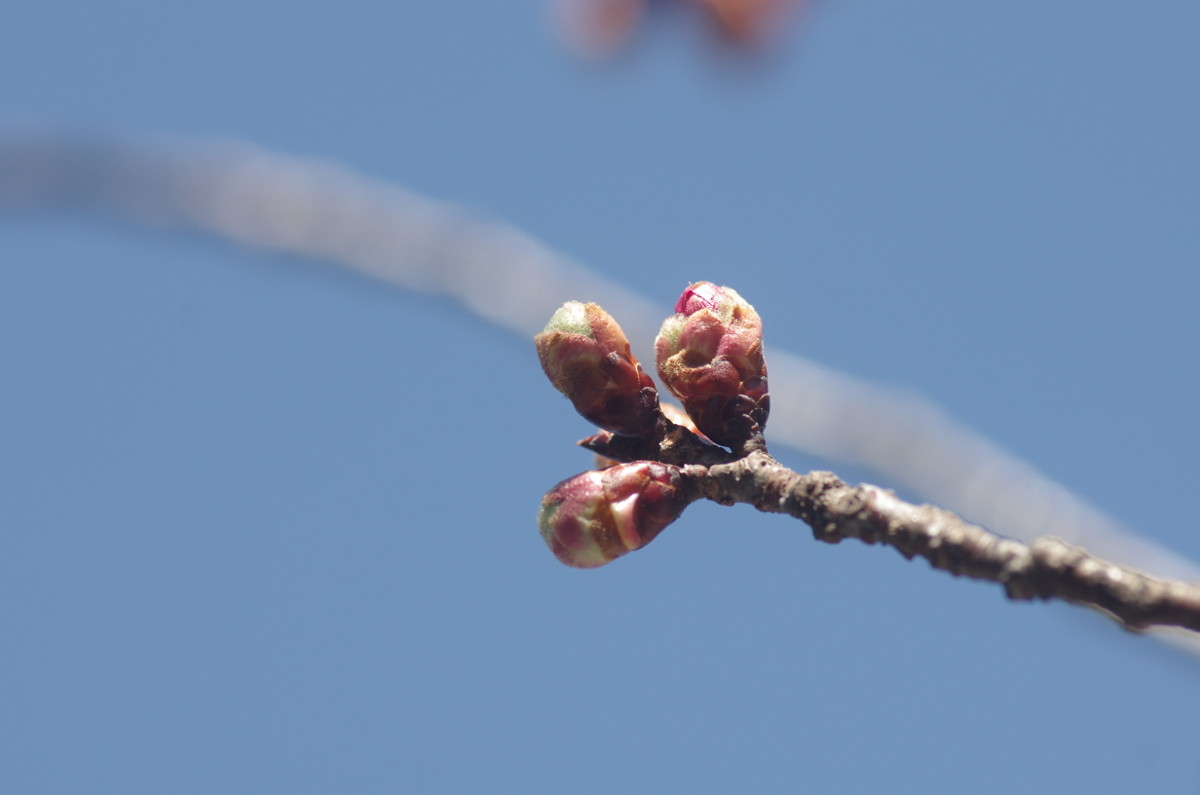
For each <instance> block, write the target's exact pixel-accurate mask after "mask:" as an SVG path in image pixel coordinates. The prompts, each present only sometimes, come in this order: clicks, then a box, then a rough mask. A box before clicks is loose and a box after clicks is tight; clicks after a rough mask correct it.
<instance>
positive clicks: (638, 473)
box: [538, 461, 690, 569]
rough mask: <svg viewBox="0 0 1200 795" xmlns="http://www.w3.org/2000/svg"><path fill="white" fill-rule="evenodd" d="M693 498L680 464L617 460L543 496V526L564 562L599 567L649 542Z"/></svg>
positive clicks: (540, 518) (540, 521)
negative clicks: (686, 486)
mask: <svg viewBox="0 0 1200 795" xmlns="http://www.w3.org/2000/svg"><path fill="white" fill-rule="evenodd" d="M689 502H690V500H689V499H688V498H687V497H686V496H685V495H684V490H683V488H682V478H681V476H680V470H679V468H678V467H675V466H671V465H670V464H660V463H657V462H653V461H635V462H633V463H630V464H617V465H616V466H614V467H610V468H608V469H605V470H604V471H602V472H584V473H583V474H580V475H576V476H575V477H573V478H569V479H567V480H564V481H563V482H562V483H559V484H558V485H557V486H555V487H554V488H552V489H550V491H549V492H548V493H547V494H546V496H545V497H543V498H542V507H541V510H540V511H539V512H538V528H539V529H540V530H541V532H542V538H543V539H545V541H546V545H547V546H549V547H550V551H551V552H553V553H554V556H555V557H557V558H558V559H559V560H560V561H562V562H563V563H565V564H567V565H568V566H574V567H576V568H579V569H594V568H596V567H597V566H603V565H604V564H605V563H608V562H609V561H611V560H615V559H616V558H619V557H620V556H622V555H624V554H625V553H627V552H632V551H633V550H635V549H640V548H641V547H644V546H645V545H646V544H649V543H650V542H651V541H652V540H654V537H655V536H657V535H658V534H659V533H660V532H662V529H663V528H664V527H666V526H667V525H669V524H670V523H671V522H673V521H675V520H676V519H678V518H679V515H680V514H681V513H683V509H684V508H686V507H687V505H688V503H689Z"/></svg>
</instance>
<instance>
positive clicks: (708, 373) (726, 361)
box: [654, 282, 771, 449]
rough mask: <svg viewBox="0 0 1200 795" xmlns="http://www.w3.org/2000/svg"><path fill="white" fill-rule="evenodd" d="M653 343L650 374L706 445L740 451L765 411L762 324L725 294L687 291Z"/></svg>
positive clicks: (757, 434) (704, 285)
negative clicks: (657, 378) (684, 412)
mask: <svg viewBox="0 0 1200 795" xmlns="http://www.w3.org/2000/svg"><path fill="white" fill-rule="evenodd" d="M675 312H676V314H675V316H674V317H669V318H667V319H666V320H665V321H664V322H663V325H662V330H661V331H659V334H658V339H657V340H655V343H654V350H655V354H656V358H657V360H658V374H659V376H660V377H661V378H662V380H663V383H664V384H666V386H667V388H668V389H670V390H671V393H672V394H673V395H675V396H676V397H677V398H679V399H680V401H682V402H683V407H684V408H685V409H686V410H687V413H688V414H689V415H690V416H691V417H692V419H693V420H695V422H696V426H697V427H698V428H699V429H700V430H701V431H702V432H703V433H704V434H705V435H706V436H708V437H709V438H710V439H712V440H713V441H715V442H717V443H718V444H723V445H726V446H728V447H732V448H735V449H740V448H741V447H742V446H744V445H745V444H747V443H748V442H750V441H751V440H753V439H756V438H758V439H761V436H762V430H763V427H764V426H765V425H766V423H767V414H768V413H769V412H770V406H771V404H770V398H769V396H768V394H767V366H766V363H765V362H764V360H763V350H762V320H761V319H760V318H759V316H758V313H757V312H755V311H754V307H752V306H751V305H750V304H749V303H747V302H746V301H745V299H743V298H742V297H741V296H740V295H738V294H737V292H736V291H735V290H733V289H731V288H729V287H718V286H717V285H715V284H712V283H711V282H697V283H696V284H692V285H689V286H688V288H687V289H686V290H684V291H683V295H681V296H680V297H679V301H678V302H677V303H676V304H675Z"/></svg>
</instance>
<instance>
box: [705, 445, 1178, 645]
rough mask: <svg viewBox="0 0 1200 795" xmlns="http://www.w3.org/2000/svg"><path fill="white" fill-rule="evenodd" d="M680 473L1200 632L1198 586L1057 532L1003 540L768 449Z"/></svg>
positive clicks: (829, 525) (821, 524) (1025, 591)
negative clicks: (791, 464) (797, 466)
mask: <svg viewBox="0 0 1200 795" xmlns="http://www.w3.org/2000/svg"><path fill="white" fill-rule="evenodd" d="M683 471H684V476H685V479H686V482H687V483H688V485H689V487H690V488H692V489H694V490H695V496H697V497H703V498H707V499H709V500H713V501H714V502H718V503H721V504H723V505H732V504H734V503H746V504H748V505H753V506H754V507H755V508H757V509H758V510H760V511H765V512H768V513H783V514H788V515H789V516H794V517H796V518H797V519H800V520H802V521H803V522H805V523H807V524H808V525H809V526H810V527H811V528H812V531H813V536H814V538H816V539H817V540H819V541H824V542H826V543H830V544H837V543H839V542H841V541H842V540H844V539H847V538H857V539H858V540H860V541H862V542H864V543H867V544H886V545H888V546H891V547H894V548H895V549H896V550H897V551H898V552H899V553H900V554H902V555H904V557H906V558H908V559H910V560H911V559H912V558H914V557H922V558H925V559H926V560H928V561H929V562H930V564H932V565H933V567H934V568H937V569H942V570H943V571H948V572H950V573H951V574H953V575H955V576H961V577H971V578H973V579H978V580H988V581H990V582H996V583H1000V584H1001V585H1003V586H1004V590H1005V593H1006V594H1007V595H1008V598H1009V599H1013V600H1034V599H1043V600H1048V599H1063V600H1065V601H1068V602H1073V603H1075V604H1079V605H1085V606H1087V607H1091V608H1094V609H1097V610H1099V611H1101V612H1103V613H1105V614H1106V615H1108V616H1109V617H1111V618H1113V619H1114V620H1116V621H1117V622H1118V623H1120V624H1121V625H1123V626H1124V627H1126V628H1127V629H1130V630H1142V629H1145V628H1146V627H1149V626H1152V625H1163V626H1176V627H1182V628H1184V629H1189V630H1192V631H1194V632H1200V587H1197V586H1196V585H1193V584H1189V583H1184V582H1179V581H1174V580H1164V579H1159V578H1156V577H1152V576H1150V575H1148V574H1144V573H1142V572H1139V571H1135V570H1133V569H1129V568H1126V567H1124V566H1119V565H1117V564H1115V563H1110V562H1108V561H1105V560H1101V559H1099V558H1096V557H1094V556H1092V555H1090V554H1089V553H1087V552H1086V551H1085V550H1083V549H1081V548H1079V547H1075V546H1072V545H1070V544H1067V543H1066V542H1064V541H1061V540H1059V539H1057V538H1040V539H1037V540H1036V541H1034V542H1033V543H1032V544H1024V543H1021V542H1020V541H1014V540H1012V539H1008V538H1003V537H1001V536H998V535H995V534H993V533H991V532H988V531H987V530H985V529H983V528H982V527H979V526H977V525H973V524H970V523H968V522H966V521H964V520H963V519H961V518H960V517H958V516H957V515H955V514H953V513H951V512H949V511H946V510H943V509H941V508H937V507H935V506H932V505H913V504H911V503H907V502H904V501H903V500H901V499H899V498H897V497H896V496H895V495H894V494H893V493H892V492H890V491H886V490H884V489H881V488H879V487H877V486H871V485H860V486H851V485H848V484H846V483H845V482H843V481H842V480H841V479H839V478H838V477H837V476H836V475H834V474H833V473H831V472H809V473H808V474H800V473H797V472H794V471H792V470H790V469H788V468H787V467H785V466H783V465H782V464H780V463H779V462H778V461H776V460H775V459H774V458H772V457H771V456H770V455H768V454H767V453H765V452H755V453H751V454H750V455H748V456H746V457H745V458H741V459H739V460H737V461H733V462H730V463H721V464H716V465H713V466H700V465H687V466H685V467H683Z"/></svg>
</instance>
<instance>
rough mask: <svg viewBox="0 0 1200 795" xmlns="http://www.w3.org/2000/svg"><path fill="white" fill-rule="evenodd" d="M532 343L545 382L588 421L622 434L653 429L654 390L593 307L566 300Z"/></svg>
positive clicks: (619, 335) (607, 319) (616, 330)
mask: <svg viewBox="0 0 1200 795" xmlns="http://www.w3.org/2000/svg"><path fill="white" fill-rule="evenodd" d="M533 340H534V344H536V345H537V351H538V358H539V359H541V362H542V369H543V370H544V371H545V372H546V376H547V377H548V378H549V379H550V383H552V384H554V388H555V389H557V390H558V391H559V392H562V393H563V394H564V395H566V396H567V398H568V399H569V400H570V401H571V403H572V404H574V406H575V410H576V411H578V412H579V413H580V414H582V415H583V416H584V418H585V419H587V420H588V421H589V422H592V423H593V424H595V425H597V426H599V427H601V428H604V429H606V430H609V431H612V432H613V433H617V434H621V435H624V436H642V435H644V434H647V433H649V432H650V431H651V430H652V429H653V428H654V426H655V423H656V422H657V419H658V417H659V416H660V415H659V410H658V390H657V389H655V387H654V382H653V381H651V380H650V376H648V375H646V373H645V372H643V371H642V366H641V364H639V363H638V360H637V359H636V358H634V355H633V354H632V353H631V352H630V350H629V341H628V340H627V339H626V338H625V333H624V332H623V331H621V327H620V326H618V325H617V321H615V320H613V318H612V316H611V315H609V314H608V313H607V312H605V311H604V310H603V309H601V308H600V307H599V306H598V305H596V304H582V303H579V302H578V301H568V302H567V303H565V304H563V305H562V307H561V308H559V310H558V311H557V312H555V313H554V316H553V317H551V318H550V322H549V323H547V324H546V328H545V330H544V331H542V333H540V334H538V335H537V336H535V337H534V338H533Z"/></svg>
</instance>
